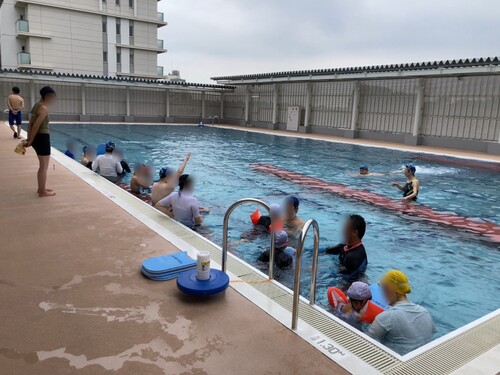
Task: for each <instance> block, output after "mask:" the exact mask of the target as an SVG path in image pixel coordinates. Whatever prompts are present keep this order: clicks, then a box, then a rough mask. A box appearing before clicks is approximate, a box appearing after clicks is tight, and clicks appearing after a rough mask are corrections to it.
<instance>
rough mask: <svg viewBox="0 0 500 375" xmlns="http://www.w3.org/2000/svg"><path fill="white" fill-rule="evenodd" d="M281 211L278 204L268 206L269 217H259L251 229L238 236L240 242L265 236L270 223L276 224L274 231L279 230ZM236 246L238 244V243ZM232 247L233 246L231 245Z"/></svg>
mask: <svg viewBox="0 0 500 375" xmlns="http://www.w3.org/2000/svg"><path fill="white" fill-rule="evenodd" d="M283 221H284V220H283V211H282V208H281V206H280V205H279V204H276V203H274V204H272V205H271V206H270V213H269V215H262V216H260V217H259V220H258V222H257V223H256V224H254V226H253V228H252V229H250V230H247V231H246V232H244V233H243V234H242V235H241V236H240V241H243V242H244V241H253V240H255V239H257V238H258V237H261V236H266V235H268V234H269V233H270V231H271V230H270V229H271V223H272V222H274V223H276V226H275V228H276V229H275V230H276V231H278V230H281V229H282V226H283ZM240 241H238V242H237V244H239V242H240ZM233 245H235V244H234V243H233ZM235 246H236V245H235Z"/></svg>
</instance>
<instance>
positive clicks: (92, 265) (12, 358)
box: [0, 125, 346, 375]
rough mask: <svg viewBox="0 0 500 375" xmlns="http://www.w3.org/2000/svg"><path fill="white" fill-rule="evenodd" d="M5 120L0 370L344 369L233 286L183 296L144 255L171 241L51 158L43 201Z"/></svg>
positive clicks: (167, 247)
mask: <svg viewBox="0 0 500 375" xmlns="http://www.w3.org/2000/svg"><path fill="white" fill-rule="evenodd" d="M11 137H12V135H11V132H10V130H9V129H8V128H7V127H5V126H3V125H1V126H0V170H1V171H2V184H1V185H0V194H1V197H2V198H1V200H0V210H1V211H0V212H1V214H0V239H1V240H0V241H1V242H0V244H1V245H0V301H1V308H0V332H1V333H0V369H1V371H0V373H2V374H4V373H5V374H9V375H15V374H51V375H58V374H92V375H99V374H107V373H111V372H112V373H113V374H151V375H155V374H168V375H173V374H224V375H226V374H238V375H242V374H256V375H258V374H287V375H289V374H346V372H345V371H344V370H342V369H341V368H340V367H339V366H337V365H336V364H335V363H333V362H332V361H330V360H329V359H328V358H327V357H325V356H324V355H322V354H321V353H320V352H318V351H317V350H316V349H314V348H313V347H312V346H310V345H309V344H307V343H306V342H305V341H303V340H302V339H301V338H299V337H298V336H297V335H295V334H294V333H292V332H291V331H289V330H288V329H287V328H285V327H284V326H282V325H281V324H279V323H278V322H277V321H275V320H274V319H273V318H271V317H270V316H268V315H267V314H266V313H264V312H263V311H262V310H260V309H259V308H257V307H256V306H255V305H254V304H253V303H251V302H249V301H248V300H246V299H245V298H244V297H242V296H241V295H240V294H238V293H237V292H236V291H234V290H233V289H231V288H230V289H228V290H227V292H226V293H225V294H223V295H220V296H218V297H216V298H212V299H206V300H199V299H198V300H197V299H190V298H187V297H185V296H183V295H181V294H180V293H179V292H178V291H177V288H176V286H175V282H174V281H170V282H161V283H158V282H152V281H149V280H146V279H144V278H143V277H142V276H141V274H140V272H139V269H140V265H141V263H142V261H143V259H145V258H147V257H151V256H155V255H160V254H165V253H169V252H174V251H176V248H175V247H173V246H172V245H171V244H170V243H169V242H167V241H166V240H164V239H163V238H161V237H160V236H159V235H157V234H156V233H155V232H153V231H151V230H150V229H149V228H147V227H146V226H144V225H143V224H142V223H140V222H139V221H137V220H136V219H135V218H134V217H132V216H130V215H129V214H128V213H126V212H125V211H124V210H122V209H121V208H120V207H118V206H117V205H115V204H114V203H112V202H111V201H110V200H108V199H107V198H105V197H104V196H103V195H101V194H100V193H99V192H97V191H96V190H94V189H93V188H92V187H90V186H89V185H87V184H86V183H84V182H82V181H81V180H79V179H78V178H77V177H76V176H74V175H73V174H72V173H71V172H69V171H67V170H66V169H65V168H64V167H62V166H61V165H59V164H58V163H57V162H55V161H53V162H51V164H50V169H49V179H48V187H50V188H52V189H54V190H55V191H56V192H57V195H56V196H55V197H51V198H38V196H37V195H36V194H35V191H36V176H35V175H36V170H37V164H38V163H37V160H36V156H35V155H34V152H33V150H29V152H28V154H27V155H25V156H20V155H17V154H15V153H14V152H13V150H14V147H15V145H16V141H15V140H14V139H12V138H11Z"/></svg>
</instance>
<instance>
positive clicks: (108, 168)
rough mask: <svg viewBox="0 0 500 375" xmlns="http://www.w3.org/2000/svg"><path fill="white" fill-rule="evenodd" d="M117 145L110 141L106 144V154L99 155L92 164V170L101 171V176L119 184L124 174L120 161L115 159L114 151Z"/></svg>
mask: <svg viewBox="0 0 500 375" xmlns="http://www.w3.org/2000/svg"><path fill="white" fill-rule="evenodd" d="M115 147H116V145H115V143H114V142H112V141H109V142H107V143H106V153H105V154H104V155H99V156H98V157H97V158H96V159H95V161H94V162H93V163H92V170H93V171H94V172H97V171H99V174H100V175H101V176H102V177H104V178H106V179H107V180H109V181H111V182H114V183H116V182H118V181H119V180H120V176H121V174H122V173H123V167H122V165H121V164H120V161H118V160H117V159H115V158H114V155H113V151H114V150H115Z"/></svg>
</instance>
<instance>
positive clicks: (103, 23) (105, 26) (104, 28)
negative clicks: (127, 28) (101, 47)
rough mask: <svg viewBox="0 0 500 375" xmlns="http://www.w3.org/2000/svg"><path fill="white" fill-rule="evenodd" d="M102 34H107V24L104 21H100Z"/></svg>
mask: <svg viewBox="0 0 500 375" xmlns="http://www.w3.org/2000/svg"><path fill="white" fill-rule="evenodd" d="M102 32H103V33H104V34H106V33H107V32H108V23H107V22H106V21H102Z"/></svg>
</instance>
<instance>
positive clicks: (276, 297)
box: [52, 149, 500, 375]
mask: <svg viewBox="0 0 500 375" xmlns="http://www.w3.org/2000/svg"><path fill="white" fill-rule="evenodd" d="M52 151H53V158H54V159H55V160H57V161H58V162H59V163H61V164H62V165H63V166H64V167H66V168H67V169H69V170H70V171H71V172H73V173H74V174H76V175H77V176H79V177H80V178H82V179H83V180H84V181H85V182H87V183H88V184H89V185H91V186H92V187H94V188H95V189H96V190H98V191H99V192H101V193H102V194H103V195H105V196H106V197H108V198H109V199H110V200H112V201H113V202H115V203H116V204H118V205H119V206H120V207H121V208H122V209H124V210H126V211H127V212H129V213H130V214H131V215H132V216H134V217H135V218H136V219H138V220H140V221H141V222H143V223H144V224H146V225H147V226H148V227H150V228H151V229H152V230H154V231H156V232H157V233H158V234H159V235H161V236H163V237H164V238H166V239H167V240H169V241H173V242H176V241H181V242H182V243H186V244H187V245H189V246H192V247H193V248H195V249H198V250H206V251H209V252H210V254H211V257H212V259H214V260H218V259H220V257H221V248H220V247H219V246H217V245H215V244H214V243H212V242H210V241H209V240H207V239H205V238H202V237H201V236H200V235H198V234H197V233H194V232H192V231H190V230H189V229H187V228H185V227H183V226H182V225H180V224H178V223H176V222H174V221H173V220H171V219H170V218H168V217H166V216H165V215H163V214H161V213H159V212H158V211H157V210H155V209H154V208H153V207H151V206H149V205H148V204H146V203H144V202H142V201H141V200H139V199H138V198H136V197H134V196H132V195H131V194H129V193H128V192H126V191H125V190H123V189H121V188H120V187H118V186H116V185H114V184H112V183H110V182H109V181H107V180H105V179H103V178H101V177H99V176H98V175H96V174H94V173H92V172H90V171H89V170H88V169H87V168H85V167H84V166H82V165H80V164H79V163H76V162H74V161H73V160H69V158H67V157H66V156H65V155H64V154H62V153H61V152H59V151H57V150H55V149H52ZM180 248H182V246H180ZM227 265H228V271H230V272H231V273H232V274H234V275H236V276H237V277H239V278H241V279H242V280H246V281H247V282H248V285H251V286H252V287H253V288H254V289H255V290H257V291H259V292H260V293H262V294H263V295H265V296H267V297H268V298H269V299H271V300H272V301H274V302H276V303H277V304H278V305H280V306H282V307H283V308H284V309H286V310H287V311H289V312H291V309H292V293H291V291H290V290H289V289H287V288H286V287H283V286H281V285H278V284H276V283H274V282H259V283H251V282H249V281H257V280H259V281H264V280H265V277H264V276H263V274H262V273H260V272H259V271H257V270H256V269H255V268H253V267H252V266H250V265H248V264H246V263H244V262H243V261H240V260H239V259H236V258H235V257H233V256H229V257H228V263H227ZM243 295H244V294H243ZM250 300H251V298H250ZM492 314H493V315H492V317H491V318H488V319H487V320H485V321H483V322H482V323H479V324H477V325H474V326H472V327H470V328H468V329H466V330H465V331H463V332H462V333H460V334H457V335H455V336H453V337H451V338H449V339H447V340H445V341H443V342H441V343H439V344H436V345H434V346H432V347H431V348H430V349H428V350H425V351H424V352H422V353H421V354H419V355H417V356H414V357H412V358H410V359H405V358H402V359H400V358H398V357H395V356H394V355H392V354H391V353H389V352H387V351H385V350H383V349H382V348H380V347H379V346H377V345H375V344H374V343H372V342H370V341H369V340H367V339H366V338H364V337H363V336H361V335H360V334H359V333H356V332H355V331H354V330H351V329H349V328H347V327H346V326H344V325H342V324H341V323H339V322H338V321H337V320H335V319H333V318H332V317H331V316H330V315H329V314H327V313H326V311H322V310H321V309H320V308H317V307H313V306H310V305H309V304H308V303H306V302H304V300H302V299H301V300H300V306H299V317H300V319H301V320H302V321H304V322H306V323H307V324H309V325H310V326H311V327H313V328H314V329H316V330H317V331H318V332H320V333H322V334H323V335H324V336H326V337H328V338H330V339H331V340H332V341H334V342H337V343H338V344H340V345H342V346H343V347H344V348H345V349H346V350H348V351H350V352H351V353H352V354H354V355H355V356H356V357H358V358H360V359H361V360H363V361H364V362H365V363H367V364H369V365H370V366H372V367H373V368H374V369H376V370H377V371H379V372H381V373H383V374H387V375H406V374H408V375H414V374H449V373H451V372H452V371H455V370H456V369H458V368H460V367H462V366H464V365H465V364H467V363H468V362H470V361H471V360H473V359H475V358H477V357H479V356H480V355H482V354H484V353H485V352H487V351H488V350H490V349H492V348H494V347H495V346H496V345H498V344H500V309H499V310H497V311H495V312H494V313H492Z"/></svg>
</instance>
